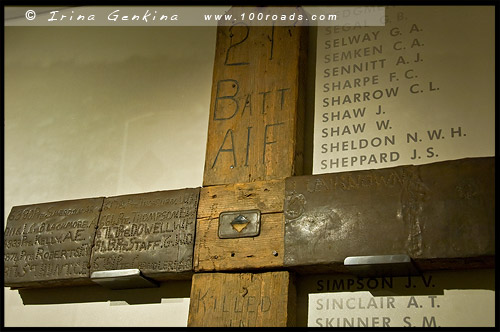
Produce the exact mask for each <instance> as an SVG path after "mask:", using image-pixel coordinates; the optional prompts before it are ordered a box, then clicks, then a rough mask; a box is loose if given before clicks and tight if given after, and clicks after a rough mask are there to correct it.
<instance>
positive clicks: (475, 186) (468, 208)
mask: <svg viewBox="0 0 500 332" xmlns="http://www.w3.org/2000/svg"><path fill="white" fill-rule="evenodd" d="M494 169H495V158H472V159H463V160H454V161H446V162H439V163H434V164H428V165H419V166H400V167H394V168H387V169H379V170H369V171H355V172H343V173H333V174H323V175H314V176H301V177H293V178H288V179H286V203H285V218H286V224H285V259H284V263H285V265H286V266H290V267H295V268H296V269H297V270H298V271H314V272H318V271H324V270H330V269H332V270H337V271H345V268H344V267H343V261H344V259H345V258H346V257H348V256H365V255H368V256H370V255H392V254H408V255H409V256H410V257H411V258H412V259H414V260H415V261H416V263H417V265H418V266H419V267H420V268H421V269H423V270H427V269H439V268H473V267H492V266H494V255H495V236H494V230H495V218H494V217H495V203H494V202H495V199H494V198H495V188H494V179H495V170H494ZM307 267H309V268H307Z"/></svg>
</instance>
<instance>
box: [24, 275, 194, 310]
mask: <svg viewBox="0 0 500 332" xmlns="http://www.w3.org/2000/svg"><path fill="white" fill-rule="evenodd" d="M190 293H191V280H182V281H169V282H163V283H161V284H160V287H158V288H138V289H125V290H110V289H107V288H104V287H101V286H99V285H95V286H79V287H57V288H33V289H19V295H20V296H21V298H22V300H23V304H24V305H36V304H63V303H87V302H108V301H111V302H114V301H119V302H123V301H125V302H127V303H128V304H130V305H134V304H153V303H161V302H162V299H175V298H189V297H190Z"/></svg>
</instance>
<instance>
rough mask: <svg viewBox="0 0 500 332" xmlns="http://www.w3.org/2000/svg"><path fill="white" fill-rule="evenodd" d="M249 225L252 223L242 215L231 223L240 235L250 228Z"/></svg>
mask: <svg viewBox="0 0 500 332" xmlns="http://www.w3.org/2000/svg"><path fill="white" fill-rule="evenodd" d="M248 224H250V221H248V219H247V218H245V217H244V216H242V215H241V214H240V215H239V216H237V217H236V218H234V220H233V221H231V225H232V226H233V228H234V229H235V230H236V231H237V232H238V233H241V231H242V230H244V229H245V227H247V226H248Z"/></svg>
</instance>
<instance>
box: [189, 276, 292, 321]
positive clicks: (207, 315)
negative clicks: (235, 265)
mask: <svg viewBox="0 0 500 332" xmlns="http://www.w3.org/2000/svg"><path fill="white" fill-rule="evenodd" d="M295 292H296V290H295V285H294V280H293V275H291V274H290V273H289V272H284V271H280V272H266V273H257V274H254V273H202V274H195V275H194V276H193V284H192V287H191V301H190V304H189V318H188V327H199V326H203V327H209V326H212V327H228V326H231V327H255V326H258V327H286V326H294V325H295V316H296V315H295V301H293V299H295V297H296V295H295ZM291 300H292V301H291Z"/></svg>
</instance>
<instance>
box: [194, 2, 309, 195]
mask: <svg viewBox="0 0 500 332" xmlns="http://www.w3.org/2000/svg"><path fill="white" fill-rule="evenodd" d="M238 10H239V9H238V8H232V9H231V11H230V13H232V14H233V17H235V18H236V17H239V11H238ZM266 10H267V9H265V8H258V9H257V8H255V11H256V13H258V12H264V13H266ZM292 10H293V11H296V12H297V13H299V12H302V10H301V9H300V8H298V9H297V8H295V9H292ZM299 24H300V22H299V23H298V24H297V26H265V27H256V26H249V25H247V23H243V22H240V21H237V20H236V21H235V22H234V24H233V25H232V26H219V27H218V28H217V41H216V49H215V62H214V74H213V84H212V95H211V104H210V118H209V127H208V140H207V150H206V158H205V171H204V177H203V186H210V185H218V184H229V183H238V182H253V181H258V180H271V179H283V178H285V177H287V176H292V175H296V174H302V159H303V126H304V121H303V119H304V105H305V100H304V99H305V68H306V65H305V64H306V56H307V35H308V33H307V28H306V27H302V26H299Z"/></svg>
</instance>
